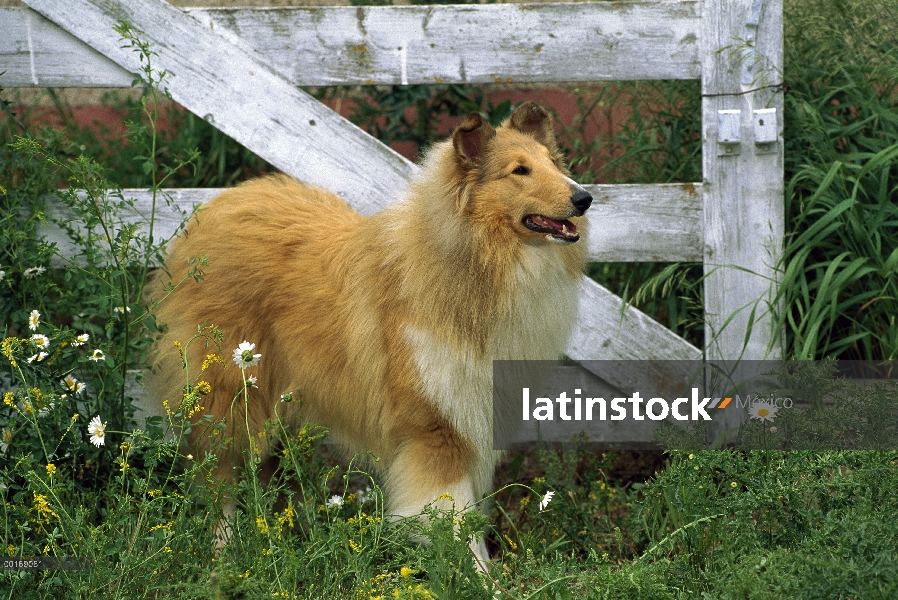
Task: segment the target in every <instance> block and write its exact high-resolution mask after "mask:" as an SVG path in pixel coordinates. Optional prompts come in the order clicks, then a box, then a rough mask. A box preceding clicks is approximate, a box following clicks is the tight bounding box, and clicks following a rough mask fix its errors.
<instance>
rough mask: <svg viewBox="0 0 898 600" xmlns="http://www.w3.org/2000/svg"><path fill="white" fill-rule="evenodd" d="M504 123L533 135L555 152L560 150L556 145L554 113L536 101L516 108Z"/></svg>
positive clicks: (506, 125)
mask: <svg viewBox="0 0 898 600" xmlns="http://www.w3.org/2000/svg"><path fill="white" fill-rule="evenodd" d="M503 125H504V126H505V127H509V128H511V129H516V130H518V131H520V132H521V133H525V134H527V135H529V136H531V137H533V138H534V139H535V140H536V141H537V142H539V143H540V144H542V145H543V146H545V147H546V148H548V149H549V151H550V152H552V153H553V154H554V153H555V152H557V150H558V147H557V146H556V145H555V127H554V126H553V125H552V115H550V114H549V113H548V112H547V111H546V109H545V108H543V107H542V106H540V105H539V104H537V103H536V102H533V101H527V102H524V103H523V104H522V105H520V106H519V107H517V108H516V109H515V111H514V112H513V113H512V114H511V116H510V117H509V118H508V120H507V121H505V123H503Z"/></svg>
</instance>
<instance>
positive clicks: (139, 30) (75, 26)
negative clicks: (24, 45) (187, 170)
mask: <svg viewBox="0 0 898 600" xmlns="http://www.w3.org/2000/svg"><path fill="white" fill-rule="evenodd" d="M28 4H29V6H31V7H32V8H34V9H35V10H37V11H38V12H41V13H42V14H44V16H46V17H48V18H51V19H52V20H53V21H54V22H55V23H56V24H57V25H59V26H61V27H62V28H64V29H66V30H67V31H68V32H69V33H71V34H73V35H75V36H77V37H79V38H80V39H81V40H83V41H84V42H86V43H88V44H89V45H91V46H92V47H93V48H95V49H97V50H99V51H100V52H101V53H103V54H104V55H105V56H107V57H108V58H110V59H112V60H114V61H115V62H117V63H118V64H120V65H121V66H122V67H124V68H125V69H126V70H128V71H131V72H137V71H139V69H140V66H141V61H140V55H139V54H138V53H136V52H134V51H133V50H131V49H128V48H122V43H121V41H120V40H119V39H118V35H117V34H116V33H115V32H114V31H113V27H114V26H115V24H116V23H117V22H118V21H120V20H126V21H128V22H129V23H130V24H131V26H132V27H133V29H134V31H135V32H136V34H137V35H138V36H139V37H140V38H141V40H143V41H144V42H147V43H148V44H149V45H150V47H151V48H152V49H153V52H154V53H155V56H154V57H153V61H154V64H155V66H156V68H157V69H159V70H164V71H166V72H168V74H169V76H168V77H167V78H166V80H165V82H164V86H165V87H167V88H168V90H169V92H170V93H171V95H172V97H173V98H174V100H175V101H177V102H178V103H180V104H181V105H182V106H184V107H185V108H187V109H188V110H190V111H191V112H193V113H194V114H197V115H201V116H204V117H207V118H208V119H209V120H210V121H211V122H213V123H214V124H215V126H216V127H217V128H219V129H220V130H221V131H223V132H224V133H226V134H228V135H230V136H231V137H233V138H234V139H236V140H237V141H239V142H240V143H241V144H243V145H244V146H246V147H247V148H251V149H252V150H253V151H254V152H255V153H256V154H258V155H259V156H261V157H262V158H264V159H266V160H268V161H269V162H271V163H272V164H274V165H275V166H277V167H278V168H279V169H281V170H282V171H284V172H285V173H288V174H290V175H293V176H294V177H296V178H297V179H299V180H301V181H305V182H307V183H312V184H315V185H320V186H322V187H324V188H326V189H329V190H331V191H332V192H334V193H336V194H338V195H340V196H341V197H343V198H344V199H346V200H348V201H349V202H351V203H352V204H353V206H355V207H356V209H357V210H359V211H360V212H362V213H367V214H370V213H373V212H376V211H377V210H378V209H380V208H382V207H383V206H385V205H386V204H387V203H389V202H390V201H391V200H393V199H395V197H396V196H397V195H398V191H399V190H401V189H402V188H403V187H404V185H405V182H406V180H407V179H408V177H409V176H410V175H411V174H412V173H413V172H414V171H416V170H417V167H416V166H414V165H413V164H411V163H410V162H409V161H407V160H406V159H405V158H403V157H402V156H400V155H399V154H397V153H395V152H394V151H393V150H391V149H390V148H388V147H387V146H385V145H383V144H381V143H380V142H378V141H377V140H376V139H374V138H372V137H371V136H369V135H368V134H366V133H365V132H363V131H362V130H361V129H359V128H358V127H356V126H355V125H353V124H352V123H350V122H349V121H347V120H346V119H344V118H342V117H340V116H339V115H337V114H336V113H334V112H333V111H331V110H329V109H328V108H327V107H325V106H324V105H322V104H321V103H320V102H318V101H317V100H315V99H314V98H312V97H311V96H309V95H308V94H306V93H305V92H302V91H301V90H299V89H297V88H296V87H295V86H294V85H292V84H290V83H289V82H287V81H285V80H284V79H283V78H282V77H281V76H280V75H278V74H277V73H275V72H273V71H272V70H271V69H270V68H269V67H267V66H266V65H265V64H263V63H262V62H260V61H259V60H258V58H257V57H255V56H254V55H253V54H252V52H248V51H245V50H243V49H241V48H239V47H237V46H236V45H234V44H233V43H231V42H230V41H228V40H227V39H225V38H224V37H223V36H220V35H218V34H217V33H215V32H214V31H212V30H211V29H210V28H209V27H207V26H205V25H203V24H202V23H200V22H199V21H197V20H196V19H193V18H191V17H190V16H188V15H186V14H184V12H183V11H181V10H179V9H177V8H175V7H173V6H171V5H169V4H166V3H165V2H162V1H161V0H153V1H150V0H147V1H142V2H126V1H124V0H68V1H67V2H65V3H59V2H56V1H54V0H28Z"/></svg>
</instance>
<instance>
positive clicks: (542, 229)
mask: <svg viewBox="0 0 898 600" xmlns="http://www.w3.org/2000/svg"><path fill="white" fill-rule="evenodd" d="M524 227H526V228H527V229H530V230H532V231H536V232H538V233H546V234H549V235H551V236H552V237H553V238H554V239H556V240H559V241H562V242H572V243H573V242H576V241H577V240H579V239H580V234H579V233H577V226H576V225H574V224H573V223H571V222H570V221H568V220H567V219H564V220H562V221H558V220H556V219H550V218H549V217H544V216H543V215H527V216H526V217H524Z"/></svg>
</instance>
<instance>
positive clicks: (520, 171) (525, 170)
mask: <svg viewBox="0 0 898 600" xmlns="http://www.w3.org/2000/svg"><path fill="white" fill-rule="evenodd" d="M511 174H512V175H530V168H529V167H525V166H524V165H518V166H517V167H515V168H514V171H512V172H511Z"/></svg>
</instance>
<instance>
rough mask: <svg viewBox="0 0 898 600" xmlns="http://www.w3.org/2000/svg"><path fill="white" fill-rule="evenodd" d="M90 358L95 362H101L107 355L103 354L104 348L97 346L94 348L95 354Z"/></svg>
mask: <svg viewBox="0 0 898 600" xmlns="http://www.w3.org/2000/svg"><path fill="white" fill-rule="evenodd" d="M89 358H90V360H92V361H94V362H99V361H101V360H103V359H104V358H106V355H105V354H103V351H102V350H100V349H99V348H97V349H96V350H94V353H93V355H92V356H90V357H89Z"/></svg>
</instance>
